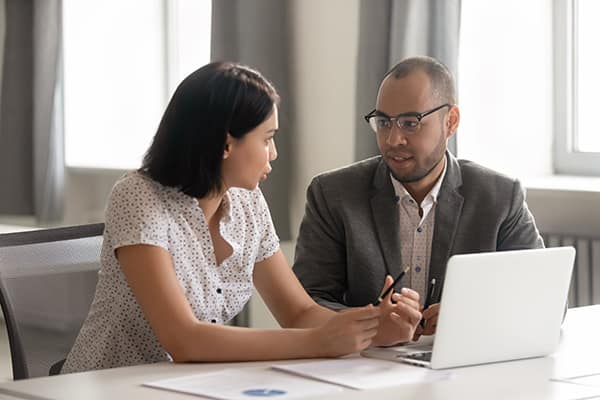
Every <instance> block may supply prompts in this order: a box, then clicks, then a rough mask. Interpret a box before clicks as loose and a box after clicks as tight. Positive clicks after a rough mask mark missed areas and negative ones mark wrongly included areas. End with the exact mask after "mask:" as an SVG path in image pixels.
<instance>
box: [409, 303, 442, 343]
mask: <svg viewBox="0 0 600 400" xmlns="http://www.w3.org/2000/svg"><path fill="white" fill-rule="evenodd" d="M439 313H440V303H436V304H432V305H430V306H429V307H427V309H425V310H423V319H424V320H425V324H424V325H423V326H421V325H420V324H419V326H418V327H417V329H416V331H415V335H414V337H413V340H415V341H417V340H419V338H420V337H421V335H425V336H429V335H434V334H435V330H436V328H437V320H438V315H439Z"/></svg>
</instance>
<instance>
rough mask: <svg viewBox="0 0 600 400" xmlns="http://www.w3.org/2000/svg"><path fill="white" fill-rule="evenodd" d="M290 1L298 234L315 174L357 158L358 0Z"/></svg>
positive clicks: (294, 204) (293, 210) (294, 231)
mask: <svg viewBox="0 0 600 400" xmlns="http://www.w3.org/2000/svg"><path fill="white" fill-rule="evenodd" d="M292 4H293V7H292V10H293V15H294V27H293V37H294V41H293V46H294V57H295V63H294V66H295V68H294V69H293V76H294V82H293V90H292V93H293V95H294V98H295V101H296V103H297V109H296V118H295V119H296V121H297V126H296V130H295V138H294V142H295V147H294V151H295V152H296V153H295V154H296V160H297V164H296V165H295V171H296V177H295V185H294V192H293V193H292V196H291V198H292V204H290V206H291V213H292V236H293V237H295V236H296V235H297V228H298V226H299V223H300V219H301V218H302V215H303V213H304V199H305V191H306V187H307V186H308V184H309V183H310V180H311V178H312V177H313V176H314V175H316V174H317V173H319V172H322V171H325V170H328V169H332V168H336V167H339V166H342V165H344V164H348V163H350V162H352V161H353V154H354V129H355V124H356V122H357V118H356V116H355V100H354V99H355V97H356V93H355V91H356V89H355V88H356V82H355V80H356V57H357V46H358V9H359V2H358V0H333V1H331V0H330V1H319V0H295V1H293V2H292Z"/></svg>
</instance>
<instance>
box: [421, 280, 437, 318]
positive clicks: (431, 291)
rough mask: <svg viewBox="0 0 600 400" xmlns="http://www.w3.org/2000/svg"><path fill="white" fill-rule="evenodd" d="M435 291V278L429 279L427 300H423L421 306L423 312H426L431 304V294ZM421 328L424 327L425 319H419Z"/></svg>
mask: <svg viewBox="0 0 600 400" xmlns="http://www.w3.org/2000/svg"><path fill="white" fill-rule="evenodd" d="M434 291H435V278H433V279H431V282H429V290H428V291H427V298H426V299H425V305H424V306H423V310H427V308H428V307H429V306H430V305H431V304H432V303H433V299H434V297H433V292H434ZM421 327H422V328H423V327H425V319H421Z"/></svg>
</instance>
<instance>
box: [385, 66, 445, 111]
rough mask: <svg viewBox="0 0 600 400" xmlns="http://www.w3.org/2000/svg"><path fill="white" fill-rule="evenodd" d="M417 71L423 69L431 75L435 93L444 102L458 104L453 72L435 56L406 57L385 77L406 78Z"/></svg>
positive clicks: (430, 78)
mask: <svg viewBox="0 0 600 400" xmlns="http://www.w3.org/2000/svg"><path fill="white" fill-rule="evenodd" d="M416 71H423V72H424V73H425V74H427V76H428V77H429V80H430V81H431V86H432V89H433V92H434V93H433V95H434V96H436V97H438V98H439V100H440V101H442V102H443V103H449V104H456V88H455V85H454V78H453V76H452V73H451V72H450V70H449V69H448V67H446V66H445V65H444V64H443V63H441V62H440V61H438V60H436V59H435V58H433V57H426V56H418V57H410V58H405V59H404V60H402V61H400V62H399V63H398V64H396V65H394V66H393V67H392V69H390V70H389V71H388V72H387V73H386V74H385V77H384V79H385V78H387V77H388V76H389V75H392V76H393V77H394V78H396V79H400V78H404V77H406V76H408V75H410V74H411V73H413V72H416Z"/></svg>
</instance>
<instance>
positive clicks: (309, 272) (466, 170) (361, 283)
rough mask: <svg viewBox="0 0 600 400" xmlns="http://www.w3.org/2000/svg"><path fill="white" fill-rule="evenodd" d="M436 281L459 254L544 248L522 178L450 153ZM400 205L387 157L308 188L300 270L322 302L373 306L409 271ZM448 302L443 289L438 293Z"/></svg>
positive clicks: (436, 242)
mask: <svg viewBox="0 0 600 400" xmlns="http://www.w3.org/2000/svg"><path fill="white" fill-rule="evenodd" d="M446 157H447V161H448V162H447V169H446V176H445V178H444V181H443V182H442V186H441V189H440V193H439V196H438V203H437V205H436V208H435V227H434V232H433V240H432V246H431V262H430V270H429V279H431V278H436V281H437V284H438V285H439V287H443V282H444V275H445V271H446V262H447V261H448V258H450V256H451V255H453V254H465V253H477V252H483V251H497V250H515V249H529V248H540V247H544V243H543V240H542V238H541V236H540V235H539V232H538V230H537V228H536V226H535V221H534V219H533V216H532V215H531V213H530V212H529V209H528V208H527V204H526V203H525V195H524V191H523V189H522V187H521V185H520V183H519V182H518V181H517V180H514V179H511V178H508V177H506V176H504V175H501V174H499V173H497V172H494V171H492V170H490V169H487V168H485V167H482V166H480V165H478V164H476V163H474V162H471V161H467V160H458V159H456V158H455V157H454V156H452V155H451V154H450V153H448V152H447V153H446ZM398 219H399V215H398V206H397V204H396V195H395V193H394V188H393V186H392V183H391V180H390V172H389V169H388V167H387V165H386V164H385V162H384V161H383V159H382V158H381V156H378V157H373V158H369V159H367V160H364V161H360V162H357V163H354V164H352V165H350V166H347V167H344V168H341V169H338V170H334V171H330V172H326V173H324V174H321V175H319V176H317V177H315V178H314V179H313V180H312V182H311V184H310V186H309V188H308V191H307V203H306V211H305V215H304V219H303V220H302V224H301V226H300V233H299V236H298V242H297V245H296V254H295V261H294V272H295V273H296V275H297V276H298V278H299V279H300V282H301V283H302V285H303V286H304V287H305V289H306V291H307V292H308V293H309V294H310V296H312V297H313V298H314V299H315V301H317V302H318V303H319V304H322V305H324V306H326V307H329V308H333V309H339V308H344V307H347V306H362V305H366V304H369V303H371V302H373V301H374V300H375V299H376V298H377V296H378V295H379V293H380V292H381V289H382V287H383V282H384V279H385V275H386V274H390V275H392V276H393V277H394V278H395V277H396V276H397V275H398V274H399V272H400V267H401V257H400V244H399V243H400V239H399V235H400V233H399V227H398ZM437 293H438V296H437V298H436V299H434V300H436V301H439V300H440V296H441V290H440V291H437Z"/></svg>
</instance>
